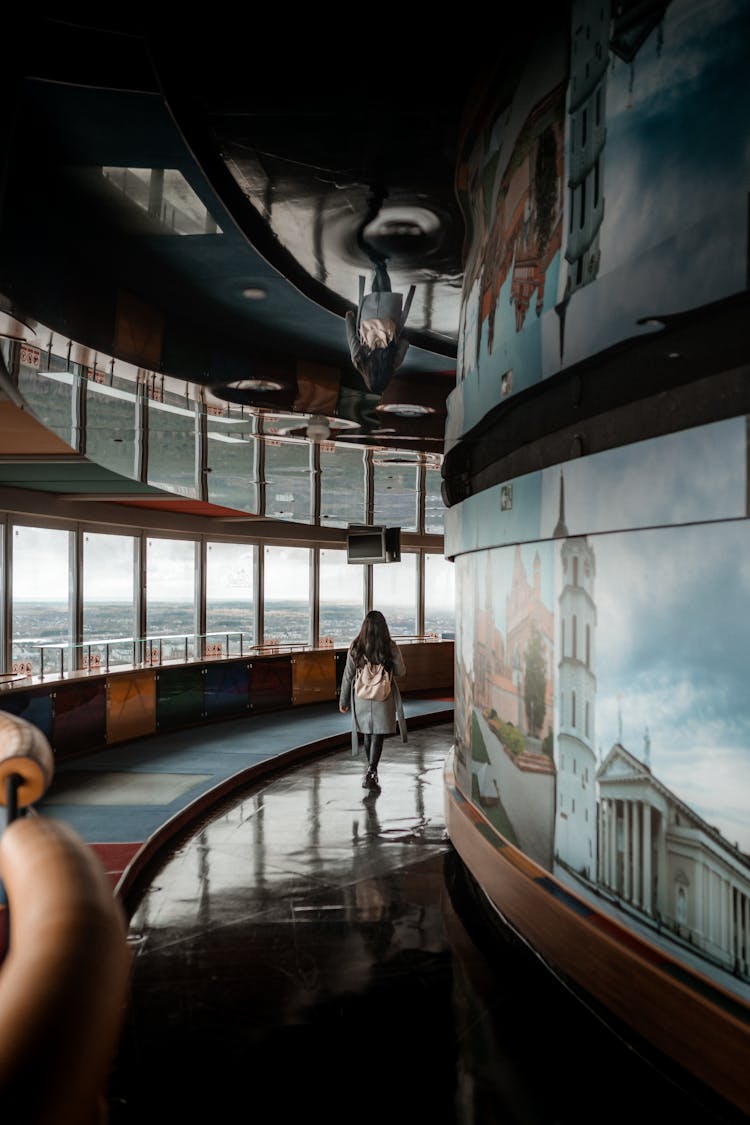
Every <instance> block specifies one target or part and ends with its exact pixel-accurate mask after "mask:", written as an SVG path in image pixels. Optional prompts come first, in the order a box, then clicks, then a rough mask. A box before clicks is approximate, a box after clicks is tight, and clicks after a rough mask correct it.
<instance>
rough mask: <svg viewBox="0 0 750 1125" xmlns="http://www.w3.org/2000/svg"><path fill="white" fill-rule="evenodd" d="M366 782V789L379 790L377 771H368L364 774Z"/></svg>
mask: <svg viewBox="0 0 750 1125" xmlns="http://www.w3.org/2000/svg"><path fill="white" fill-rule="evenodd" d="M366 780H367V785H368V788H370V789H379V788H380V782H379V781H378V771H377V770H368V771H367V774H366Z"/></svg>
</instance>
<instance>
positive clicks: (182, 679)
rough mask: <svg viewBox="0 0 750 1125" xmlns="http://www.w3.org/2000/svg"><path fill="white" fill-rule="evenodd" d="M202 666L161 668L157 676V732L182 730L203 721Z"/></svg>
mask: <svg viewBox="0 0 750 1125" xmlns="http://www.w3.org/2000/svg"><path fill="white" fill-rule="evenodd" d="M203 672H204V669H203V668H202V667H201V666H200V665H192V666H191V665H183V666H182V667H179V668H161V669H160V670H159V671H158V672H157V673H156V729H157V730H158V731H165V730H179V729H180V728H182V727H188V726H190V725H191V724H193V723H199V722H200V721H201V719H202V718H203V717H204V702H203V681H204V679H205V677H204V675H203Z"/></svg>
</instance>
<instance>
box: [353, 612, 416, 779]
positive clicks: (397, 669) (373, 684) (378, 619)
mask: <svg viewBox="0 0 750 1125" xmlns="http://www.w3.org/2000/svg"><path fill="white" fill-rule="evenodd" d="M405 672H406V666H405V664H404V659H403V657H402V655H401V651H400V649H399V647H398V645H397V644H396V643H395V642H394V641H393V640H391V634H390V631H389V629H388V623H387V621H386V619H385V617H383V614H382V613H381V612H380V610H377V609H371V610H370V612H369V613H368V614H367V615H366V617H365V619H364V621H363V622H362V627H361V629H360V630H359V633H358V634H357V636H356V637H355V639H354V640H353V641H352V644H351V645H350V646H349V651H348V653H347V656H346V667H345V668H344V675H343V679H342V681H341V694H340V695H339V710H340V711H341V712H342V714H346V712H347V711H349V710H350V709H351V711H352V754H353V755H355V756H356V754H357V753H358V749H359V738H358V735H359V734H360V733H361V734H362V735H363V736H364V750H365V757H366V758H367V772H366V773H365V776H364V777H363V779H362V787H363V788H364V789H380V783H379V781H378V763H379V762H380V755H381V754H382V752H383V739H384V738H385V736H386V735H388V734H394V733H395V730H396V723H397V722H398V725H399V729H400V731H401V741H402V742H406V722H405V720H404V711H403V707H402V704H401V693H400V692H399V690H398V685H397V683H396V679H395V677H396V676H403V675H404V674H405Z"/></svg>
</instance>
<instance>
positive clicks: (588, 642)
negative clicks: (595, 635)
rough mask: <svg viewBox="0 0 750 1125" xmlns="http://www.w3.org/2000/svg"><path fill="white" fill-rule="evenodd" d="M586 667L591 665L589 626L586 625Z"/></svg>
mask: <svg viewBox="0 0 750 1125" xmlns="http://www.w3.org/2000/svg"><path fill="white" fill-rule="evenodd" d="M586 667H587V668H590V667H591V626H590V625H587V626H586Z"/></svg>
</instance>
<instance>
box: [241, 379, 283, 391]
mask: <svg viewBox="0 0 750 1125" xmlns="http://www.w3.org/2000/svg"><path fill="white" fill-rule="evenodd" d="M282 386H283V383H279V382H277V381H276V379H238V380H237V382H236V383H227V387H228V389H229V390H232V391H280V390H281V388H282Z"/></svg>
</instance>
